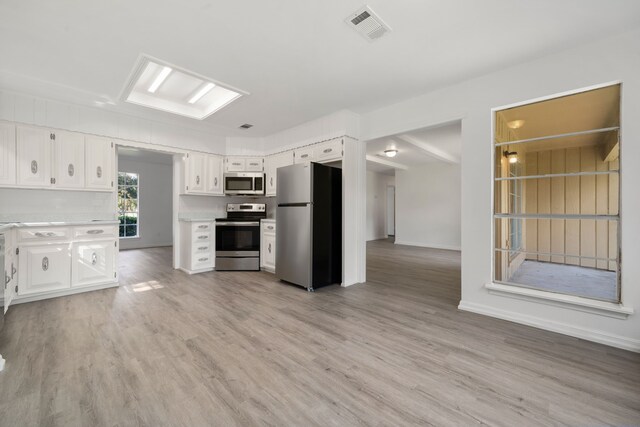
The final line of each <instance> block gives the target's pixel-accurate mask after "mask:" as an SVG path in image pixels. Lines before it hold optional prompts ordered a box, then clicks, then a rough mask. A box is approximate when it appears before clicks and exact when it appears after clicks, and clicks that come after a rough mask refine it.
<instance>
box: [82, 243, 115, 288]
mask: <svg viewBox="0 0 640 427" xmlns="http://www.w3.org/2000/svg"><path fill="white" fill-rule="evenodd" d="M115 250H116V244H115V240H104V241H100V242H78V243H73V245H72V253H73V260H72V261H73V269H72V271H73V274H72V279H71V286H88V285H97V284H100V283H107V282H112V281H114V280H115Z"/></svg>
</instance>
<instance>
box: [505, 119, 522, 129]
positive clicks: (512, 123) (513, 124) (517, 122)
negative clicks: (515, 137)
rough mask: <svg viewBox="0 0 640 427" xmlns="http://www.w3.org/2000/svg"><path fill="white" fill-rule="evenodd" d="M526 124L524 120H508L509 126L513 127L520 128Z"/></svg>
mask: <svg viewBox="0 0 640 427" xmlns="http://www.w3.org/2000/svg"><path fill="white" fill-rule="evenodd" d="M523 125H524V120H511V121H510V122H507V126H509V128H511V129H520V128H521V127H522V126H523Z"/></svg>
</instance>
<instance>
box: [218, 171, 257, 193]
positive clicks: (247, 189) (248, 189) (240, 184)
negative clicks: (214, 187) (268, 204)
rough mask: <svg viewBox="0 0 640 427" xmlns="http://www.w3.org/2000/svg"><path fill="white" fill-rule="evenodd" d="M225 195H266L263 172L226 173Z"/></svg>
mask: <svg viewBox="0 0 640 427" xmlns="http://www.w3.org/2000/svg"><path fill="white" fill-rule="evenodd" d="M224 194H229V195H234V196H260V195H264V174H263V173H261V172H234V173H225V174H224Z"/></svg>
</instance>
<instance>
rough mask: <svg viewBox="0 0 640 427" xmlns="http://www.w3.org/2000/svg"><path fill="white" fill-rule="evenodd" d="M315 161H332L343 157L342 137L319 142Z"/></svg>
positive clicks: (316, 147)
mask: <svg viewBox="0 0 640 427" xmlns="http://www.w3.org/2000/svg"><path fill="white" fill-rule="evenodd" d="M314 148H315V153H314V160H313V161H314V162H330V161H334V160H339V159H341V158H342V138H340V139H335V140H333V141H327V142H323V143H321V144H317V145H316V146H315V147H314Z"/></svg>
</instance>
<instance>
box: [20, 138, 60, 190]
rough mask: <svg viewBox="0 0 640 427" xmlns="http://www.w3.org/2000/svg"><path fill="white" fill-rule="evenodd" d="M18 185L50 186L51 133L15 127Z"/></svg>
mask: <svg viewBox="0 0 640 427" xmlns="http://www.w3.org/2000/svg"><path fill="white" fill-rule="evenodd" d="M17 136H18V137H17V151H18V156H17V171H18V180H17V182H18V185H25V186H30V187H50V186H51V180H52V176H51V146H52V145H53V133H52V132H49V131H48V130H45V129H39V128H32V127H27V126H18V127H17Z"/></svg>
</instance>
